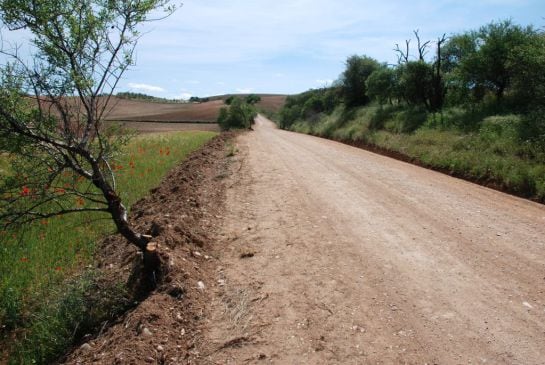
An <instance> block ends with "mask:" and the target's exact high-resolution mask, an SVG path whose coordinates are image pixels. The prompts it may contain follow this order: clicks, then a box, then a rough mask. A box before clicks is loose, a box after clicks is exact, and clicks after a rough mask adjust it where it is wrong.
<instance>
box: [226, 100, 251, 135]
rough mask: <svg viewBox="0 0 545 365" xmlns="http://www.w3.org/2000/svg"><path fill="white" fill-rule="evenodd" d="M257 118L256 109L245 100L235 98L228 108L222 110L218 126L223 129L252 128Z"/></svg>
mask: <svg viewBox="0 0 545 365" xmlns="http://www.w3.org/2000/svg"><path fill="white" fill-rule="evenodd" d="M256 116H257V111H256V109H255V107H254V106H253V105H251V104H248V103H247V102H246V101H245V100H243V99H241V98H239V97H234V98H233V99H232V100H231V104H230V105H229V107H228V108H221V109H220V114H219V116H218V124H219V125H220V127H221V129H223V130H229V129H237V128H245V129H249V128H251V126H252V124H253V122H254V119H255V118H256Z"/></svg>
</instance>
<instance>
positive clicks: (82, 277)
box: [0, 132, 215, 364]
mask: <svg viewBox="0 0 545 365" xmlns="http://www.w3.org/2000/svg"><path fill="white" fill-rule="evenodd" d="M214 135H215V133H211V132H179V133H165V134H150V135H142V136H138V137H135V138H134V139H133V140H132V141H131V142H130V143H129V144H128V145H127V146H126V147H125V149H124V151H123V152H124V153H123V154H122V156H121V157H120V158H119V160H118V161H116V162H115V166H116V167H115V169H116V170H117V173H116V176H117V184H118V188H119V191H121V197H122V199H123V201H124V202H125V203H126V204H127V205H128V206H129V207H130V206H131V205H132V204H133V203H135V202H136V201H137V200H138V199H140V198H141V197H143V196H145V195H146V194H147V192H148V191H149V189H150V188H152V187H155V186H157V185H158V184H159V182H160V181H161V179H162V178H163V176H164V175H165V174H166V172H167V171H168V170H170V169H171V168H172V167H173V166H174V165H176V164H177V163H179V162H180V161H181V160H183V159H184V158H185V157H186V156H187V155H188V154H189V153H190V152H192V151H194V150H196V149H198V148H199V147H200V146H202V145H203V144H204V143H205V142H206V141H208V140H209V139H211V138H212V137H213V136H214ZM7 168H8V167H7V165H6V164H5V163H4V164H1V163H0V169H4V170H5V169H7ZM113 232H114V226H113V224H112V223H111V221H110V220H109V217H108V216H107V215H104V214H78V215H69V216H64V217H57V218H53V219H48V220H42V221H40V222H36V223H35V224H32V225H29V226H27V227H24V229H18V230H9V231H2V232H0V344H2V343H3V344H4V345H5V344H8V343H11V344H13V342H12V341H11V340H9V339H10V338H13V337H15V339H16V340H15V345H14V346H13V347H12V348H11V352H12V353H11V356H10V359H11V362H12V363H18V364H19V363H25V364H26V363H29V364H31V363H32V364H36V363H38V364H39V363H48V362H49V361H51V360H52V359H54V358H55V357H56V356H58V355H59V354H60V353H62V352H63V351H65V349H66V346H68V345H69V344H70V342H71V341H72V339H73V337H75V336H76V333H77V332H78V331H81V330H82V328H85V327H86V326H85V323H86V320H88V319H89V318H86V316H88V315H89V310H92V311H94V315H96V317H97V318H98V317H100V316H101V315H100V314H99V312H100V309H98V308H96V306H95V304H96V303H93V305H91V306H90V305H89V301H88V300H87V299H86V296H87V295H88V294H89V292H90V291H92V290H93V285H94V284H93V278H92V276H93V275H92V270H85V268H86V267H88V266H91V265H92V257H93V252H94V248H95V243H96V242H97V240H99V239H100V237H103V236H104V235H106V234H110V233H113ZM114 292H115V291H114ZM118 293H122V292H121V291H120V292H118ZM109 295H114V294H113V293H110V294H109ZM114 296H115V295H114ZM120 296H122V294H120ZM101 300H102V299H100V298H99V299H98V302H101ZM108 300H109V299H108ZM113 302H116V300H114V301H113ZM117 302H119V300H117ZM112 307H115V304H113V305H112ZM89 326H91V324H90V323H87V327H89ZM8 340H9V341H8ZM0 346H1V345H0ZM2 350H4V351H6V348H3V349H2Z"/></svg>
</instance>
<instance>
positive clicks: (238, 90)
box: [235, 87, 254, 94]
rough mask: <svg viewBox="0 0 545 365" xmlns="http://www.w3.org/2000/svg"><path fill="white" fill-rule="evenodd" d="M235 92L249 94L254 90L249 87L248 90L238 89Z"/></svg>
mask: <svg viewBox="0 0 545 365" xmlns="http://www.w3.org/2000/svg"><path fill="white" fill-rule="evenodd" d="M235 91H236V92H237V93H239V94H250V93H251V92H252V91H254V89H252V88H251V87H248V88H239V89H236V90H235Z"/></svg>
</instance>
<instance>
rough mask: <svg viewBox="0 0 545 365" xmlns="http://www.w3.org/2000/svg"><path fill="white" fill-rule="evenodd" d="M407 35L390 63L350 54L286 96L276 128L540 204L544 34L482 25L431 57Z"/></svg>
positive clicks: (544, 167)
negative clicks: (330, 79)
mask: <svg viewBox="0 0 545 365" xmlns="http://www.w3.org/2000/svg"><path fill="white" fill-rule="evenodd" d="M415 36H416V38H417V39H416V40H417V42H413V43H411V42H410V41H407V42H406V44H407V48H405V49H400V47H397V54H398V58H399V63H398V65H397V66H393V67H392V66H391V65H386V64H380V63H379V62H378V61H376V60H374V59H372V58H370V57H366V56H351V57H349V58H348V60H347V62H346V70H345V71H344V72H343V74H342V75H341V77H340V78H339V80H338V81H337V82H335V83H334V85H333V86H332V87H330V88H325V89H320V90H310V91H308V92H305V93H303V94H300V95H296V96H290V97H288V99H287V101H286V104H285V107H284V108H283V109H282V111H281V112H280V113H279V114H278V115H277V120H278V124H279V126H280V127H281V128H285V129H290V130H294V131H298V132H303V133H310V134H314V135H318V136H323V137H327V138H332V139H336V140H340V141H345V142H349V143H353V144H358V145H364V146H365V145H366V146H370V147H373V148H374V149H377V148H378V149H380V150H382V151H384V152H393V153H395V154H396V155H398V156H402V157H404V158H406V159H410V160H413V161H417V162H419V163H421V164H424V165H426V166H429V167H433V168H436V169H439V170H441V171H446V172H449V173H451V174H454V175H456V176H460V177H464V178H468V179H471V180H476V181H479V182H482V183H485V184H487V185H490V186H494V187H496V188H501V189H504V190H507V191H509V192H512V193H515V194H517V195H520V196H524V197H528V198H532V199H534V200H538V201H541V202H545V34H544V33H543V32H542V31H538V30H536V29H534V28H533V27H521V26H518V25H515V24H513V23H511V22H510V21H503V22H499V23H491V24H489V25H486V26H483V27H482V28H480V29H479V30H476V31H470V32H466V33H463V34H458V35H453V36H451V37H450V38H447V37H445V36H443V37H440V38H438V40H437V42H435V43H434V45H435V52H434V53H435V57H434V58H433V59H432V60H427V59H426V57H425V55H426V53H427V52H428V50H429V49H428V47H430V45H431V44H432V43H430V42H423V41H421V40H420V38H419V35H418V32H415ZM414 43H417V44H418V46H417V47H416V49H415V51H414V53H411V52H410V48H409V45H410V44H414Z"/></svg>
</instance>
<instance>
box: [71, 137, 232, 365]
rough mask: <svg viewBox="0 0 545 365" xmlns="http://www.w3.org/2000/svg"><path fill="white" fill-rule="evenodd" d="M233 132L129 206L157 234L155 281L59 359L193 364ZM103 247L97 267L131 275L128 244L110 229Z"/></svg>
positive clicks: (142, 227) (210, 283)
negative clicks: (101, 328)
mask: <svg viewBox="0 0 545 365" xmlns="http://www.w3.org/2000/svg"><path fill="white" fill-rule="evenodd" d="M230 138H231V136H229V135H225V134H223V135H221V136H219V137H217V138H215V139H214V140H212V141H211V142H210V143H208V144H207V145H205V146H204V147H203V148H202V149H201V150H199V151H197V152H195V153H193V154H192V155H191V156H189V157H188V158H187V160H186V161H185V162H184V163H183V164H182V165H181V166H179V167H178V168H175V169H174V170H173V171H172V172H170V173H169V175H168V176H166V177H165V179H164V180H163V183H162V184H161V185H160V186H159V187H158V188H156V189H154V190H152V191H151V195H150V196H149V197H147V198H145V199H143V200H142V201H140V202H138V203H137V204H136V205H135V206H134V207H133V208H132V212H131V217H132V220H133V221H134V222H135V223H136V225H137V227H138V228H139V229H140V230H141V231H146V232H148V233H149V234H151V235H153V236H154V238H153V241H154V242H156V243H158V245H159V251H160V252H161V256H162V258H163V260H164V262H165V266H164V271H163V272H161V273H158V275H160V277H158V278H157V280H158V282H157V285H158V287H157V288H156V289H155V290H153V291H152V292H151V293H150V294H149V295H147V296H145V297H144V298H142V299H141V302H140V303H138V305H137V306H136V307H135V309H133V310H132V311H130V312H129V313H127V314H126V315H125V316H124V317H122V318H120V319H119V320H118V322H117V323H115V324H113V325H111V326H110V327H109V328H108V327H106V329H105V330H104V331H103V332H102V333H101V334H100V336H98V337H96V338H93V339H90V340H88V341H86V342H85V343H84V344H82V345H81V347H78V348H77V349H75V351H73V352H72V353H71V354H70V355H69V356H68V357H67V358H66V359H65V362H64V363H66V364H91V363H92V364H104V365H111V364H182V363H183V364H190V363H194V360H193V359H195V358H198V357H199V353H198V350H197V347H196V344H198V343H200V342H201V340H200V337H201V334H200V332H199V329H198V328H199V326H200V322H201V320H202V316H203V313H204V311H205V308H206V304H207V302H208V301H209V292H210V289H211V288H212V287H213V286H214V283H213V280H212V277H211V276H212V274H211V273H212V272H213V268H214V267H215V266H216V265H217V259H216V258H215V257H213V256H212V254H211V253H210V250H211V232H214V231H215V230H216V229H217V224H218V222H219V220H220V219H221V214H223V201H224V179H225V177H226V176H227V175H226V174H227V165H226V164H227V159H226V152H225V143H226V141H227V140H229V139H230ZM100 250H101V251H100V254H99V258H98V260H99V267H100V269H101V270H103V271H105V272H106V273H107V274H108V275H110V276H111V277H115V278H117V279H120V278H123V279H124V280H125V281H128V282H131V278H130V276H131V272H133V269H134V267H135V265H136V266H138V262H140V259H139V257H138V255H137V253H136V252H135V250H134V249H133V248H132V246H130V245H128V244H127V243H126V242H125V241H124V240H123V239H122V238H120V237H118V236H112V237H110V238H109V239H107V240H106V241H105V242H104V243H103V244H102V247H101V249H100Z"/></svg>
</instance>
